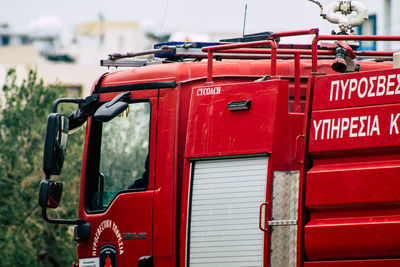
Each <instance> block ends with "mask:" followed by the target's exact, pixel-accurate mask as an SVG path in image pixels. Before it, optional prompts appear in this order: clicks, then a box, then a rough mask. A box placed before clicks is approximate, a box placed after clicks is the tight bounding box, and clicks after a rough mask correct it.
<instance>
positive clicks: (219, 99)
mask: <svg viewBox="0 0 400 267" xmlns="http://www.w3.org/2000/svg"><path fill="white" fill-rule="evenodd" d="M285 85H286V82H282V81H267V82H258V83H242V84H237V85H221V86H211V87H210V86H204V87H199V88H193V90H192V96H191V101H190V103H191V105H190V111H189V121H188V130H187V143H186V157H189V158H194V157H206V156H224V155H239V154H256V153H267V152H271V150H272V137H273V133H274V126H275V118H276V113H277V112H278V108H277V107H278V106H277V102H278V93H279V91H280V90H284V88H285V87H286V86H287V85H286V86H285ZM246 100H250V101H251V105H250V109H249V110H241V111H230V110H229V109H228V108H227V105H228V103H230V102H234V101H246Z"/></svg>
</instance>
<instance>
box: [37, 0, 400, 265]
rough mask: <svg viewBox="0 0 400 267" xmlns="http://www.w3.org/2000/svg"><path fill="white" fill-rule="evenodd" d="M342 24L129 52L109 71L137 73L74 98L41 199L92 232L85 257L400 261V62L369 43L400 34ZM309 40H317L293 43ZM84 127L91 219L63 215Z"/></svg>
mask: <svg viewBox="0 0 400 267" xmlns="http://www.w3.org/2000/svg"><path fill="white" fill-rule="evenodd" d="M313 2H316V1H313ZM339 2H340V3H341V5H340V6H337V5H336V4H337V3H339ZM349 2H350V1H338V2H337V3H334V4H333V5H330V6H329V7H328V9H327V10H328V11H329V12H330V13H329V12H328V13H329V14H325V13H324V14H323V15H325V17H327V18H328V19H329V18H330V17H329V16H331V17H332V16H333V15H337V13H338V11H341V12H342V13H343V8H344V7H345V4H346V3H349ZM360 5H361V4H360V3H358V2H356V1H352V2H351V3H350V5H349V7H348V8H350V13H351V11H354V10H355V11H357V12H356V13H358V14H363V12H362V10H361V9H362V6H361V7H360ZM322 10H326V9H322ZM339 13H340V12H339ZM339 15H340V14H339ZM342 15H343V14H342ZM343 16H345V15H343ZM331 20H333V21H334V19H332V18H331ZM338 23H339V24H340V32H339V33H338V34H332V35H320V34H319V31H318V29H310V30H304V31H293V32H283V33H262V34H255V35H247V36H243V37H241V38H237V39H229V40H223V41H221V42H219V43H196V42H189V43H179V42H176V43H172V42H168V43H165V44H159V45H156V46H155V48H154V50H152V51H145V52H142V53H136V54H135V53H130V54H127V55H121V54H114V55H111V56H110V58H109V59H108V60H104V61H102V64H103V65H105V66H131V67H132V66H133V67H134V68H129V69H127V70H121V71H116V72H112V73H106V74H104V75H103V76H101V77H100V78H99V79H98V81H96V82H95V84H94V86H93V88H92V91H91V95H90V96H88V97H86V98H85V99H70V98H63V99H58V100H57V101H56V102H55V103H54V106H53V110H52V113H51V114H50V115H49V117H48V122H47V130H46V140H45V151H44V163H43V169H44V172H45V174H46V176H45V179H44V180H43V181H42V182H41V185H40V192H39V204H40V206H41V207H42V210H43V218H44V219H45V220H46V221H47V222H50V223H59V224H70V225H76V226H75V239H76V241H77V262H76V263H74V264H73V266H79V267H88V266H93V267H95V266H96V267H98V266H113V267H116V266H182V267H183V266H190V267H194V266H271V267H277V266H278V267H283V266H299V267H300V266H304V267H331V266H340V267H350V266H352V267H353V266H360V267H361V266H362V267H364V266H365V267H377V266H400V193H399V192H400V153H399V151H400V104H399V103H400V66H399V65H400V59H399V56H398V55H397V54H396V52H392V51H380V52H379V51H362V50H358V49H357V48H358V45H359V41H394V42H399V41H400V36H357V35H354V34H352V32H351V27H352V26H354V25H355V24H356V23H355V22H352V21H347V24H346V23H343V21H342V20H340V21H339V22H338ZM349 25H350V26H349ZM299 35H311V36H312V38H313V39H312V43H311V44H310V45H295V44H293V45H287V44H279V41H280V40H282V39H284V38H285V37H288V36H299ZM146 54H152V55H154V57H152V58H150V59H148V58H147V59H141V58H139V59H136V58H135V56H140V55H146ZM126 56H129V57H133V59H130V58H124V57H126ZM203 59H204V60H203ZM64 102H66V103H76V104H77V105H78V109H77V110H76V112H74V113H73V114H71V115H69V116H66V115H62V114H59V113H57V107H58V105H59V104H60V103H64ZM83 123H86V137H85V145H84V152H83V158H82V174H81V182H80V194H79V214H78V219H76V220H60V219H52V218H49V217H48V216H47V208H56V207H57V206H58V204H59V202H60V199H61V192H62V184H61V183H60V182H57V181H54V180H51V176H52V175H58V174H60V173H61V169H62V165H63V161H64V157H65V153H66V145H67V139H68V133H69V131H71V130H72V129H75V128H77V127H78V126H79V125H81V124H83ZM66 164H68V163H66Z"/></svg>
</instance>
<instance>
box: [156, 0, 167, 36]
mask: <svg viewBox="0 0 400 267" xmlns="http://www.w3.org/2000/svg"><path fill="white" fill-rule="evenodd" d="M168 5H169V0H167V2H166V4H165V9H164V14H163V17H162V20H161V26H160V31H159V32H158V36H161V34H162V29H163V27H164V23H165V17H166V16H167V11H168Z"/></svg>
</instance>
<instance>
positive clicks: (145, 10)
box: [0, 0, 332, 33]
mask: <svg viewBox="0 0 400 267" xmlns="http://www.w3.org/2000/svg"><path fill="white" fill-rule="evenodd" d="M325 1H326V2H327V3H330V2H331V1H332V0H330V1H327V0H325ZM1 2H2V5H1V9H0V22H1V23H5V22H6V23H9V24H10V26H11V27H12V28H13V29H14V30H17V31H22V32H26V31H27V30H28V25H30V24H31V25H32V21H35V20H38V19H39V18H40V17H43V16H55V17H58V18H59V19H60V20H61V21H62V25H63V27H65V28H70V29H71V28H72V27H73V25H75V24H78V23H82V22H88V21H95V20H98V19H99V14H100V13H101V14H103V15H104V17H105V20H109V21H110V20H111V21H137V22H139V23H140V25H141V26H143V27H147V28H149V27H151V28H152V29H153V30H155V31H156V32H159V31H160V28H161V21H162V18H163V15H164V10H165V7H166V4H167V2H169V4H168V9H167V13H166V17H165V22H164V25H163V26H162V31H163V32H167V31H171V30H185V31H198V32H215V31H217V32H221V31H222V32H237V33H241V32H242V26H243V16H244V6H245V4H246V3H247V4H248V8H247V23H246V33H253V32H257V31H266V30H272V31H275V32H276V31H281V30H295V29H304V28H313V27H317V26H320V25H323V24H325V25H326V22H323V21H322V19H321V18H320V17H319V8H318V7H317V6H316V5H315V4H312V3H311V2H308V1H306V0H229V1H227V0H201V1H200V0H199V1H193V0H147V1H146V0H141V1H140V0H131V1H126V0H107V1H104V0H68V1H60V0H34V1H32V0H1ZM322 2H324V1H322ZM299 10H303V13H300V12H299Z"/></svg>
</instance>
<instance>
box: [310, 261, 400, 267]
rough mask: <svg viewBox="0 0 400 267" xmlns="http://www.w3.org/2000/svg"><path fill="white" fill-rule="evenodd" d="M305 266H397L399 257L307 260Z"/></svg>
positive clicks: (399, 262) (399, 264)
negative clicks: (361, 259)
mask: <svg viewBox="0 0 400 267" xmlns="http://www.w3.org/2000/svg"><path fill="white" fill-rule="evenodd" d="M304 266H306V267H387V266H390V267H398V266H400V259H386V260H366V261H358V260H353V261H321V262H307V263H305V264H304Z"/></svg>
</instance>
